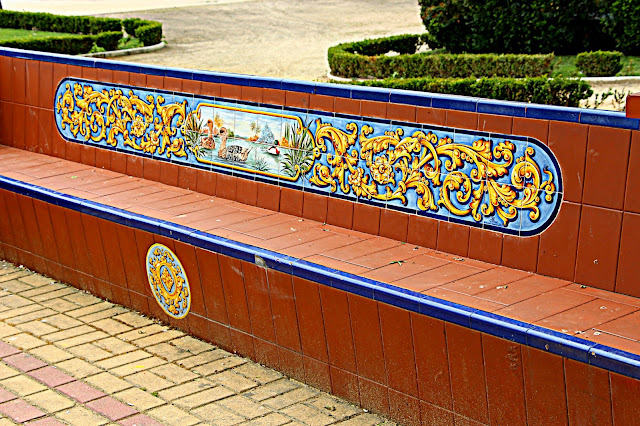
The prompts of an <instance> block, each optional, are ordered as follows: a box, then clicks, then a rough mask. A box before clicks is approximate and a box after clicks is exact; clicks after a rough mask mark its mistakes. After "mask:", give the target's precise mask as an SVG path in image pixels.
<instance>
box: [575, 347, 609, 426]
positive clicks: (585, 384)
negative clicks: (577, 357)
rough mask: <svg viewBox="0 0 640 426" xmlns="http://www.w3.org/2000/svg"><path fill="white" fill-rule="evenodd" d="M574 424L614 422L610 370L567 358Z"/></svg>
mask: <svg viewBox="0 0 640 426" xmlns="http://www.w3.org/2000/svg"><path fill="white" fill-rule="evenodd" d="M564 369H565V376H566V386H567V406H568V411H569V423H570V424H583V425H586V424H593V425H606V424H613V422H612V417H611V392H610V390H609V374H608V373H607V371H606V370H602V369H600V368H597V367H593V366H590V365H588V364H584V363H582V362H579V361H574V360H572V359H568V358H567V359H565V360H564Z"/></svg>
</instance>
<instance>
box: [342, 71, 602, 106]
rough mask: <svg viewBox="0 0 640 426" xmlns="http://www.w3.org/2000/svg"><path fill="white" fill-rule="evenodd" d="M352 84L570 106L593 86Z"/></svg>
mask: <svg viewBox="0 0 640 426" xmlns="http://www.w3.org/2000/svg"><path fill="white" fill-rule="evenodd" d="M350 83H351V84H355V85H360V86H374V87H388V88H392V89H404V90H416V91H421V92H432V93H446V94H453V95H464V96H473V97H479V98H489V99H499V100H505V101H519V102H532V103H537V104H547V105H560V106H570V107H577V106H579V104H580V101H581V100H582V99H587V98H589V97H590V96H591V95H592V94H593V90H592V89H591V86H590V85H589V83H587V82H586V81H582V80H575V79H565V78H553V79H548V78H546V77H535V78H524V79H514V78H481V79H475V78H463V79H453V78H440V79H438V78H408V79H386V80H371V81H352V82H350Z"/></svg>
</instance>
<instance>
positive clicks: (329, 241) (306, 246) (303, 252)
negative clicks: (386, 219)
mask: <svg viewBox="0 0 640 426" xmlns="http://www.w3.org/2000/svg"><path fill="white" fill-rule="evenodd" d="M326 234H327V235H328V236H327V237H326V238H321V239H317V240H313V241H310V242H305V243H303V244H298V245H294V246H291V247H287V248H284V249H281V250H279V252H280V253H282V254H286V255H289V256H293V257H296V258H299V259H304V258H306V257H310V256H315V255H317V254H320V253H326V252H329V251H331V250H335V249H341V248H343V247H345V246H350V245H351V244H354V243H356V242H359V241H362V240H361V239H359V238H355V237H349V236H345V235H340V234H335V233H332V232H326Z"/></svg>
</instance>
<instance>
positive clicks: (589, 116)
mask: <svg viewBox="0 0 640 426" xmlns="http://www.w3.org/2000/svg"><path fill="white" fill-rule="evenodd" d="M580 123H582V124H595V125H597V126H608V127H618V128H622V129H630V130H638V129H640V120H638V119H637V118H627V116H626V115H625V114H624V113H623V112H614V111H602V110H598V111H596V110H588V109H585V110H582V112H581V113H580Z"/></svg>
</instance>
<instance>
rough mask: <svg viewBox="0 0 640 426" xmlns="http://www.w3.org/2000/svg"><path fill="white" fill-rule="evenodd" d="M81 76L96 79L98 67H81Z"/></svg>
mask: <svg viewBox="0 0 640 426" xmlns="http://www.w3.org/2000/svg"><path fill="white" fill-rule="evenodd" d="M82 78H84V79H86V80H97V79H98V69H97V68H88V67H82Z"/></svg>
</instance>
